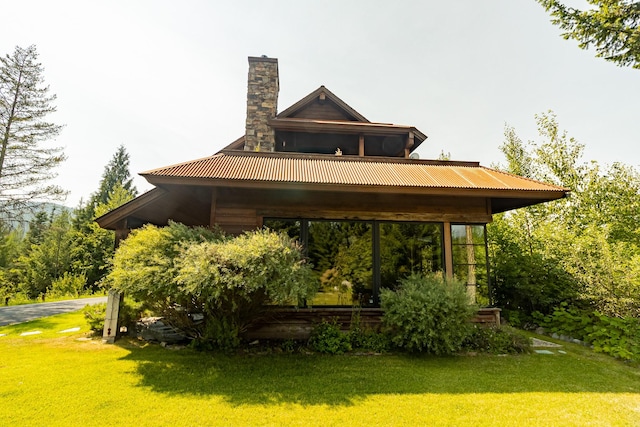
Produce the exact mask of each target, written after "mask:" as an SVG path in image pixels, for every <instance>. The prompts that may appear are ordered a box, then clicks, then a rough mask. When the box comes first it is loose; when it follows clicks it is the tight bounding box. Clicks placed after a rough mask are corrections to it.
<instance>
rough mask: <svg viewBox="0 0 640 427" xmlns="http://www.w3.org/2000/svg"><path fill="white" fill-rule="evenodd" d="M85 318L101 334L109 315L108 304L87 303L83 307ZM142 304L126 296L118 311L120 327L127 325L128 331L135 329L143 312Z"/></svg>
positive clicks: (93, 329)
mask: <svg viewBox="0 0 640 427" xmlns="http://www.w3.org/2000/svg"><path fill="white" fill-rule="evenodd" d="M82 311H83V313H84V318H85V319H86V320H87V323H88V324H89V328H90V329H91V330H92V331H94V332H96V333H99V334H101V333H102V331H103V330H104V321H105V319H106V317H107V304H106V303H102V304H94V305H89V304H87V305H86V306H85V307H84V308H83V309H82ZM143 311H144V310H143V309H142V304H141V303H139V302H136V301H133V300H132V299H130V298H125V299H124V300H123V301H122V302H121V303H120V310H119V312H118V327H122V326H125V327H126V328H127V331H134V330H135V325H136V322H137V321H138V319H140V318H141V317H142V314H143Z"/></svg>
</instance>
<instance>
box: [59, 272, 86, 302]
mask: <svg viewBox="0 0 640 427" xmlns="http://www.w3.org/2000/svg"><path fill="white" fill-rule="evenodd" d="M86 283H87V278H86V276H85V275H84V274H80V275H74V274H71V273H68V272H65V273H64V274H63V275H62V276H61V277H59V278H57V279H55V280H54V281H53V283H52V284H51V291H50V292H51V294H52V295H54V296H71V297H79V296H80V295H82V293H83V291H84V286H85V285H86Z"/></svg>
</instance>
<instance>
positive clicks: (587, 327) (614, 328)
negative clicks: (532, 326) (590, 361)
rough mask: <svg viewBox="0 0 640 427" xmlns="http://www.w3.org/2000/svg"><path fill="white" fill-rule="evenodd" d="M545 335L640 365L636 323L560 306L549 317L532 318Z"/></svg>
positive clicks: (639, 326)
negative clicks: (566, 338)
mask: <svg viewBox="0 0 640 427" xmlns="http://www.w3.org/2000/svg"><path fill="white" fill-rule="evenodd" d="M534 317H535V318H536V320H537V321H538V322H539V323H540V325H541V326H543V327H544V328H545V329H547V330H548V331H549V332H555V333H557V334H560V335H566V336H569V337H571V338H575V339H578V340H581V341H584V342H586V343H589V344H591V345H593V349H594V351H597V352H601V353H605V354H608V355H610V356H614V357H617V358H620V359H625V360H634V361H640V319H637V318H634V317H623V318H618V317H609V316H605V315H604V314H601V313H598V312H591V311H586V310H580V309H577V308H575V307H568V306H567V305H562V306H560V307H558V308H556V309H555V310H554V311H553V313H552V314H550V315H547V316H543V315H541V314H539V313H537V314H534Z"/></svg>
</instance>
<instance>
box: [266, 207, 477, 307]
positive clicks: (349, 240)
mask: <svg viewBox="0 0 640 427" xmlns="http://www.w3.org/2000/svg"><path fill="white" fill-rule="evenodd" d="M264 225H265V227H268V228H270V229H272V230H276V231H284V232H285V233H287V234H288V235H289V236H290V237H292V238H295V239H298V240H299V241H300V242H301V243H302V245H303V246H304V248H305V251H306V255H307V257H308V258H309V262H310V263H311V264H312V265H313V271H314V273H315V275H314V276H315V280H317V285H318V289H319V292H318V294H317V295H316V296H315V297H314V299H313V300H311V301H307V304H309V305H312V306H320V305H327V306H352V305H355V304H358V305H361V306H376V305H378V304H379V294H380V288H381V287H385V288H391V289H393V288H394V287H395V286H396V285H397V284H398V282H399V280H402V279H404V278H405V277H407V276H409V275H410V274H412V273H417V274H428V273H432V272H438V271H444V269H445V268H444V265H445V261H444V250H443V247H444V243H443V224H442V223H412V222H381V221H330V220H307V219H265V220H264ZM451 235H452V257H453V274H454V275H456V276H457V277H458V278H459V279H461V280H463V281H465V282H466V283H467V289H468V292H469V294H470V296H471V297H473V298H476V300H477V302H478V303H480V304H488V302H489V290H488V274H487V251H486V243H485V229H484V226H482V225H452V226H451Z"/></svg>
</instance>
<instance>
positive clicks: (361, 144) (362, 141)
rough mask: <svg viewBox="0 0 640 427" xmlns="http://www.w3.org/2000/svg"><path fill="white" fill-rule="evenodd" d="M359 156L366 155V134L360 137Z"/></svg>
mask: <svg viewBox="0 0 640 427" xmlns="http://www.w3.org/2000/svg"><path fill="white" fill-rule="evenodd" d="M358 156H360V157H364V135H363V134H360V136H359V137H358Z"/></svg>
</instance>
